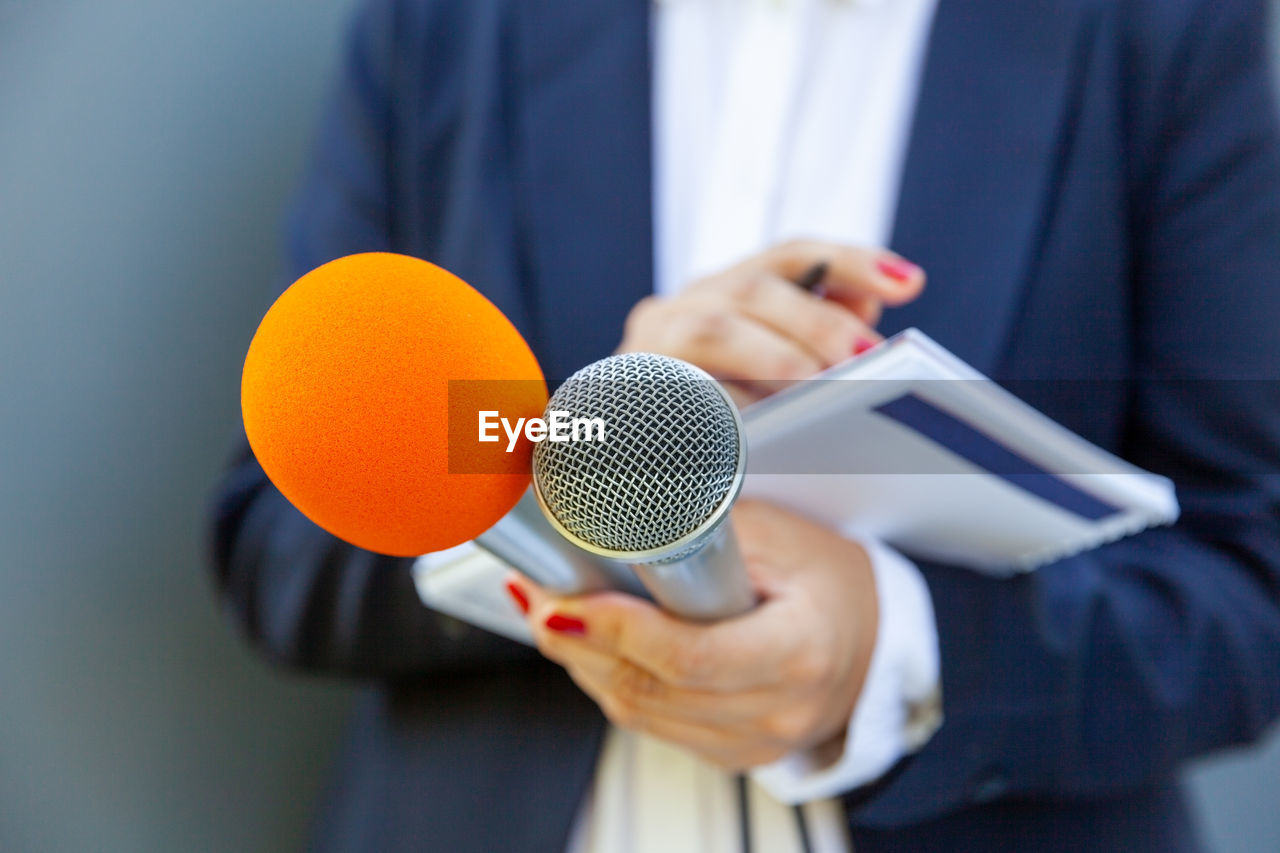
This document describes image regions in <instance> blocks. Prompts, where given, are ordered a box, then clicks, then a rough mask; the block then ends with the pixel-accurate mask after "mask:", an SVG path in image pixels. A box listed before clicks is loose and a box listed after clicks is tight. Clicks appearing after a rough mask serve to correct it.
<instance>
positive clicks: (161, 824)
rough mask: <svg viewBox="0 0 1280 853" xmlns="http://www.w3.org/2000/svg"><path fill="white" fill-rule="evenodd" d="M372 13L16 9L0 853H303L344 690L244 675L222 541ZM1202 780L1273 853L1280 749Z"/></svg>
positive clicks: (278, 5) (1212, 826) (245, 6)
mask: <svg viewBox="0 0 1280 853" xmlns="http://www.w3.org/2000/svg"><path fill="white" fill-rule="evenodd" d="M458 2H466V0H458ZM351 5H352V2H351V0H269V2H264V1H263V0H216V1H215V0H185V2H181V3H175V2H172V0H165V1H164V2H162V0H129V1H128V2H125V0H0V401H3V402H0V407H2V408H0V850H3V851H8V853H27V851H58V852H59V853H61V851H107V853H115V851H121V853H150V851H165V853H169V851H189V850H201V851H206V850H207V851H223V850H225V851H273V853H274V851H285V850H291V849H296V848H297V847H298V846H299V844H300V842H301V839H302V837H303V833H304V831H305V826H306V821H307V819H308V815H309V813H310V810H311V808H312V806H313V803H314V801H315V797H316V795H317V793H318V792H319V789H320V786H321V785H322V783H323V779H324V776H325V772H326V765H327V763H328V761H329V757H330V754H331V752H332V748H333V745H334V744H335V742H336V741H337V739H338V737H339V733H340V730H341V725H342V718H343V716H344V712H345V708H346V704H347V701H348V698H349V697H348V693H347V688H346V687H344V686H342V685H338V684H332V683H323V682H319V681H314V680H308V679H301V678H297V677H287V676H282V675H280V674H278V673H273V672H271V671H270V670H268V668H267V667H266V666H265V665H263V664H262V663H260V662H259V661H258V660H257V659H255V658H254V657H252V656H251V655H250V653H249V652H248V651H247V650H246V649H245V648H244V646H243V645H242V644H241V643H240V642H239V640H238V639H237V637H236V636H235V634H234V632H233V630H232V629H231V628H230V627H229V625H228V624H227V623H226V622H224V620H222V619H221V618H220V615H219V613H218V612H217V608H216V606H215V603H214V599H213V596H212V594H211V589H210V585H209V583H208V580H207V577H206V572H205V569H204V565H203V557H202V554H201V537H202V527H201V524H202V520H201V513H202V510H203V504H204V500H205V495H206V492H207V489H208V486H209V484H210V483H211V482H212V480H213V479H214V477H215V474H216V471H217V470H218V468H219V465H220V462H221V459H222V456H223V454H224V451H225V450H226V448H227V447H228V446H229V440H230V438H231V437H232V436H233V435H234V433H235V430H236V424H237V419H238V410H237V397H238V395H237V387H238V378H239V367H240V361H241V358H242V357H243V353H244V350H245V348H246V347H247V345H248V341H249V338H250V336H251V335H252V332H253V329H254V326H255V324H256V320H257V319H258V318H259V317H260V316H261V314H262V313H263V311H265V309H266V307H267V305H268V304H269V302H270V288H271V285H272V283H273V282H274V280H275V278H276V275H277V270H278V253H277V245H278V239H277V235H278V233H279V228H278V224H277V223H278V221H279V216H280V213H281V209H282V206H283V204H284V201H285V199H286V198H287V196H288V193H289V191H290V189H291V187H292V186H293V184H294V182H295V180H296V179H297V174H298V170H299V164H300V160H301V157H302V156H303V153H304V151H305V149H306V144H307V140H308V138H309V135H310V131H311V127H312V124H313V122H314V119H315V116H316V110H317V105H318V99H319V95H320V92H321V90H322V88H323V86H324V83H325V81H326V79H327V78H328V76H329V73H330V70H331V69H332V66H333V63H334V61H335V59H336V55H337V47H338V38H339V33H340V31H341V27H342V24H343V22H344V20H345V17H346V14H347V12H348V10H349V7H350V6H351ZM1192 778H1193V784H1194V791H1195V794H1196V798H1197V803H1198V806H1199V808H1200V811H1201V815H1202V818H1203V822H1204V824H1205V827H1206V832H1207V834H1208V836H1209V837H1210V839H1211V840H1212V841H1213V842H1214V844H1215V845H1216V848H1217V849H1218V850H1219V851H1222V853H1234V851H1240V852H1241V853H1244V851H1251V853H1252V851H1272V850H1280V739H1278V738H1276V737H1273V738H1272V740H1271V742H1270V744H1269V745H1267V746H1266V747H1264V748H1262V749H1259V750H1255V751H1253V752H1251V753H1248V754H1244V755H1239V756H1231V757H1226V758H1219V759H1215V760H1214V761H1212V762H1211V763H1209V764H1207V765H1205V766H1203V767H1201V768H1198V769H1197V770H1196V771H1195V772H1194V773H1193V774H1192Z"/></svg>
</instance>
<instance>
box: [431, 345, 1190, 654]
mask: <svg viewBox="0 0 1280 853" xmlns="http://www.w3.org/2000/svg"><path fill="white" fill-rule="evenodd" d="M742 417H743V424H744V427H745V430H746V441H747V474H746V480H745V482H744V485H743V492H742V493H743V496H745V497H751V498H758V499H761V500H767V501H770V502H771V503H775V504H778V505H780V506H783V507H786V508H788V509H791V510H793V511H795V512H798V513H800V514H802V515H804V516H807V517H809V518H812V519H814V520H816V521H818V522H820V523H823V524H825V525H827V526H829V527H831V528H833V529H835V530H839V531H841V532H842V533H844V534H845V535H849V536H855V537H856V536H868V537H875V538H878V539H880V540H881V541H884V542H886V543H888V544H889V545H892V546H893V547H895V548H897V549H898V550H900V551H902V552H903V553H904V554H906V555H907V556H909V557H913V558H915V559H920V560H933V561H937V562H942V563H947V564H951V565H955V566H959V567H963V568H967V569H972V570H976V571H981V572H986V573H990V574H997V575H1009V574H1014V573H1017V572H1025V571H1031V570H1033V569H1035V568H1037V567H1039V566H1042V565H1044V564H1046V563H1050V562H1053V561H1055V560H1058V559H1061V558H1064V557H1067V556H1070V555H1072V554H1077V553H1080V552H1082V551H1087V550H1090V549H1092V548H1096V547H1098V546H1100V545H1103V544H1105V543H1107V542H1111V541H1114V540H1116V539H1120V538H1122V537H1124V536H1128V535H1131V534H1134V533H1137V532H1139V531H1142V530H1145V529H1146V528H1148V527H1152V526H1156V525H1162V524H1169V523H1172V522H1173V521H1174V520H1175V519H1177V517H1178V502H1177V498H1176V496H1175V494H1174V488H1173V484H1172V482H1170V481H1169V480H1168V479H1167V478H1165V477H1161V476H1159V475H1156V474H1153V473H1151V472H1148V471H1144V470H1142V469H1141V468H1138V467H1136V466H1134V465H1131V464H1130V463H1128V462H1125V461H1124V460H1123V459H1120V458H1119V457H1117V456H1114V455H1113V454H1111V453H1108V452H1107V451H1105V450H1103V449H1101V448H1099V447H1097V446H1096V445H1094V444H1092V443H1090V442H1088V441H1086V440H1085V439H1083V438H1081V437H1080V436H1078V435H1076V434H1075V433H1073V432H1071V431H1070V430H1068V429H1066V428H1065V427H1063V426H1062V425H1060V424H1058V423H1056V422H1054V421H1053V420H1051V419H1050V418H1048V417H1046V416H1045V415H1044V414H1042V413H1040V412H1039V411H1037V410H1035V409H1034V408H1032V407H1031V406H1029V405H1027V404H1026V403H1024V402H1023V401H1021V400H1019V399H1018V398H1017V397H1016V396H1014V395H1013V394H1011V393H1010V392H1008V391H1006V390H1005V389H1004V388H1001V387H1000V386H999V385H998V384H997V383H995V382H993V381H991V380H989V379H987V378H986V377H984V376H983V375H982V374H980V373H979V372H978V371H976V370H974V369H973V368H972V367H970V366H969V365H968V364H966V363H965V362H963V361H962V360H960V359H959V358H957V357H956V356H955V355H953V354H952V353H950V352H949V351H948V350H946V349H945V348H944V347H942V346H941V345H939V344H938V343H936V342H935V341H933V340H932V339H931V338H930V337H929V336H928V335H926V334H924V333H923V332H921V331H919V330H918V329H908V330H906V331H904V332H901V333H900V334H898V335H895V336H894V337H892V338H889V339H888V340H886V341H884V342H882V343H880V344H879V345H877V346H875V347H873V348H872V349H871V350H869V351H867V352H866V353H863V354H862V355H859V356H855V357H854V358H852V359H850V360H849V361H846V362H844V363H843V364H839V365H836V366H835V367H832V368H830V369H829V370H827V371H825V372H823V373H821V374H819V375H818V376H816V377H814V378H812V379H807V380H804V381H803V382H799V383H796V384H795V385H793V386H791V387H789V388H786V389H784V390H782V391H779V392H778V393H776V394H774V395H772V396H770V397H768V398H766V399H765V400H763V401H762V402H760V403H757V404H755V405H753V406H749V407H747V408H746V409H745V410H744V411H743V413H742ZM506 571H507V568H506V566H505V565H504V564H503V563H502V562H501V561H500V560H498V559H497V558H495V557H493V556H492V555H490V554H488V553H487V552H485V551H483V550H481V549H479V548H477V547H475V546H473V545H470V544H468V545H464V546H460V547H459V548H455V549H452V550H451V551H449V552H444V553H442V554H431V555H427V556H426V557H424V558H422V559H420V560H419V561H418V564H417V567H416V568H415V580H416V582H417V586H418V592H419V595H420V596H421V597H422V599H423V600H424V601H425V602H426V603H427V604H428V605H430V606H432V607H434V608H436V609H438V610H441V611H443V612H445V613H448V614H450V615H453V616H456V617H457V618H460V619H463V620H465V621H468V622H472V623H474V624H477V625H480V626H481V627H484V628H487V629H488V630H491V631H496V632H497V633H501V634H505V635H506V636H509V637H512V638H513V639H520V640H523V641H525V642H528V641H529V639H530V638H529V634H528V629H527V627H526V626H525V625H524V622H523V619H521V617H520V614H518V613H517V612H516V610H515V608H514V606H513V605H512V604H511V602H510V601H509V600H507V598H506V596H505V594H504V593H503V589H502V577H503V576H504V575H505V573H506Z"/></svg>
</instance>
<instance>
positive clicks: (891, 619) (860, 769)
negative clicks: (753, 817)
mask: <svg viewBox="0 0 1280 853" xmlns="http://www.w3.org/2000/svg"><path fill="white" fill-rule="evenodd" d="M857 541H858V543H859V544H860V545H862V547H863V548H865V549H866V551H867V556H868V557H869V558H870V560H871V570H872V573H873V574H874V576H875V582H876V601H877V602H878V604H879V608H880V614H879V623H878V625H877V628H876V643H875V648H874V649H872V652H871V663H870V665H869V667H868V668H867V676H866V680H865V681H864V683H863V685H862V693H861V695H860V696H859V697H858V703H857V705H856V706H855V707H854V709H853V716H852V718H851V719H850V721H849V728H848V731H847V733H846V735H845V743H844V750H843V752H842V754H841V755H840V757H839V758H838V759H837V760H836V761H835V762H834V763H831V764H828V765H826V766H820V764H819V761H818V759H817V757H816V756H815V755H814V754H813V753H811V752H808V751H805V752H795V753H792V754H791V755H788V756H785V757H784V758H781V759H779V760H778V761H775V762H774V763H772V764H766V765H763V766H761V767H757V768H756V769H754V770H753V771H751V776H752V778H753V779H755V781H756V782H757V783H758V784H759V785H760V786H761V787H763V788H764V789H765V790H766V791H768V792H769V793H770V794H771V795H772V796H773V797H774V799H776V800H778V801H779V802H782V803H787V804H796V803H805V802H810V801H812V800H819V799H824V798H826V797H833V796H837V795H839V794H841V793H844V792H845V791H849V790H852V789H853V788H858V787H861V786H862V785H866V784H868V783H869V782H873V781H875V780H876V779H878V778H879V777H881V776H883V775H884V774H885V773H886V772H887V771H888V770H889V769H890V768H891V767H893V765H894V764H896V763H897V762H898V760H899V759H901V758H902V757H903V756H904V755H906V754H907V753H910V752H915V751H916V750H918V749H920V747H922V746H924V744H925V743H926V742H927V741H928V740H929V738H931V737H932V736H933V733H934V732H936V731H937V730H938V727H939V726H940V725H941V724H942V703H941V681H940V674H939V654H938V628H937V624H936V623H935V621H934V615H933V601H932V599H931V598H930V597H929V588H928V586H927V585H926V584H925V582H924V578H923V577H922V576H921V575H920V570H919V569H918V568H917V567H916V565H915V564H914V563H912V562H911V561H910V560H908V559H907V558H906V557H904V556H903V555H902V554H899V553H898V552H897V551H895V550H894V549H892V548H890V547H888V546H886V545H884V544H883V543H881V542H879V541H878V540H875V539H868V538H858V539H857Z"/></svg>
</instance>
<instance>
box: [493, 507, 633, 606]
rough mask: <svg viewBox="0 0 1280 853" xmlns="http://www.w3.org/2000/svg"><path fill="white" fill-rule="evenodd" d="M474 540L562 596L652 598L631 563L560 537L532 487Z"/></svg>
mask: <svg viewBox="0 0 1280 853" xmlns="http://www.w3.org/2000/svg"><path fill="white" fill-rule="evenodd" d="M475 543H476V544H477V545H479V546H480V547H481V548H483V549H484V550H486V551H488V552H489V553H490V554H493V555H494V556H495V557H497V558H498V559H500V560H502V561H503V562H504V563H506V564H507V565H509V566H511V567H512V568H514V569H516V570H517V571H519V572H520V573H521V574H523V575H525V576H526V577H528V578H529V579H530V580H532V581H534V582H535V583H537V584H538V585H539V586H542V587H545V588H547V589H549V590H552V591H553V592H557V593H560V594H562V595H578V594H579V593H584V592H595V591H597V590H604V589H617V590H621V591H623V592H629V593H631V594H632V595H638V596H640V597H641V598H649V594H648V593H647V592H646V591H645V589H644V587H642V586H641V585H640V584H639V582H638V581H637V580H636V577H635V574H634V573H633V572H632V571H631V567H630V566H627V565H626V564H625V563H620V562H618V561H616V560H609V559H607V558H605V557H597V556H596V555H595V554H591V553H588V552H587V551H584V550H583V549H582V548H579V547H578V546H577V545H574V544H573V543H572V542H570V541H569V540H568V539H565V538H564V537H563V536H561V535H560V533H559V531H557V530H556V529H555V528H554V527H552V526H551V523H550V522H549V521H547V517H546V515H545V514H543V512H542V508H541V507H540V506H538V501H537V499H536V498H535V497H534V496H533V490H532V489H530V490H529V491H527V492H525V493H524V496H523V497H521V498H520V500H519V502H518V503H516V505H515V507H513V508H512V510H511V511H510V512H509V513H507V514H506V515H505V516H503V517H502V519H501V520H500V521H499V522H498V523H497V524H495V525H494V526H493V527H490V528H489V529H488V530H486V531H485V532H484V533H482V534H480V535H479V536H477V537H476V539H475Z"/></svg>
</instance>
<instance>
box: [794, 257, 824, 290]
mask: <svg viewBox="0 0 1280 853" xmlns="http://www.w3.org/2000/svg"><path fill="white" fill-rule="evenodd" d="M826 277H827V262H826V261H818V262H817V263H816V264H814V265H813V266H811V267H809V269H807V270H805V273H804V275H802V276H800V278H798V279H796V287H798V288H800V289H801V290H807V291H808V292H809V293H813V292H814V291H815V290H817V289H818V285H820V284H822V280H823V279H824V278H826Z"/></svg>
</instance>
